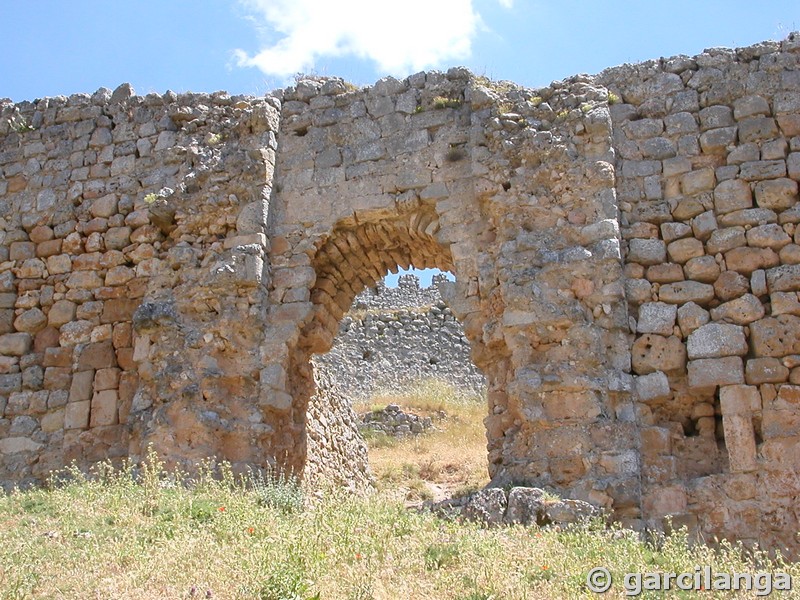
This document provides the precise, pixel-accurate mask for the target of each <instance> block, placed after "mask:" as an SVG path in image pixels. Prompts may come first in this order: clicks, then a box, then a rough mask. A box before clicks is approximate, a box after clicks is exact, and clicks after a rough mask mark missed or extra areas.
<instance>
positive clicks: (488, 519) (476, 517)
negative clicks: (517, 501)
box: [461, 488, 507, 525]
mask: <svg viewBox="0 0 800 600" xmlns="http://www.w3.org/2000/svg"><path fill="white" fill-rule="evenodd" d="M506 506H507V500H506V493H505V492H504V491H503V490H501V489H499V488H486V489H483V490H481V491H479V492H476V493H475V494H473V495H472V496H471V497H470V499H469V500H468V501H467V504H466V505H465V506H464V508H463V509H462V511H461V515H462V517H464V518H465V519H468V520H470V521H477V522H480V523H486V524H487V525H499V524H500V523H502V521H503V516H504V515H505V512H506Z"/></svg>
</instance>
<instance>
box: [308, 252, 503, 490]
mask: <svg viewBox="0 0 800 600" xmlns="http://www.w3.org/2000/svg"><path fill="white" fill-rule="evenodd" d="M396 271H398V273H394V274H392V273H390V274H389V275H387V276H386V277H385V278H384V279H383V280H382V281H379V282H378V284H377V285H376V286H375V287H373V288H368V289H365V290H364V291H362V292H361V293H359V294H358V295H357V296H356V298H355V299H354V301H353V303H352V305H351V307H350V310H349V311H348V312H347V313H346V314H345V316H344V317H343V319H342V321H341V323H340V326H339V330H338V333H337V335H336V338H335V340H334V343H333V346H332V348H331V350H330V351H329V352H327V353H325V354H315V355H313V356H312V359H311V362H312V366H313V369H314V374H315V379H316V380H317V381H319V380H320V378H321V375H323V374H324V377H326V378H327V380H328V382H329V384H330V386H331V389H332V392H333V393H335V394H336V395H337V396H338V397H340V398H342V399H343V400H344V401H345V402H347V404H349V406H351V407H352V408H353V411H354V413H355V415H354V418H355V422H356V425H357V428H358V430H359V431H360V433H361V436H362V437H363V438H364V440H365V442H366V446H367V450H368V457H369V465H370V468H371V472H372V475H373V476H374V481H375V485H376V487H377V488H378V489H379V490H380V491H382V492H384V493H387V494H389V495H391V496H392V497H393V498H394V499H396V500H402V501H406V502H410V503H416V502H419V501H424V500H433V501H439V500H443V499H445V498H450V497H453V496H460V495H463V494H464V493H467V492H471V491H474V490H475V489H478V488H481V487H483V486H484V485H486V484H487V483H488V482H489V476H488V470H487V448H486V443H487V440H486V427H485V425H484V419H485V418H486V414H487V399H486V390H487V385H486V378H485V377H484V376H483V374H482V373H481V372H480V371H479V370H478V368H477V367H476V366H475V364H474V363H473V361H472V359H471V356H470V344H469V341H468V340H467V338H466V336H465V335H464V328H463V325H462V324H461V322H460V321H459V320H458V318H457V317H456V316H455V315H454V314H453V311H452V310H451V309H450V307H449V306H448V305H447V303H446V302H445V301H444V299H443V297H442V291H441V290H440V287H446V286H447V285H448V284H451V282H452V281H454V279H455V278H454V276H453V275H452V274H451V273H442V272H440V271H438V269H432V270H426V271H427V272H426V271H419V270H416V269H411V270H408V271H407V270H403V269H399V268H397V269H396ZM399 273H403V274H402V275H399ZM426 275H427V278H426V277H425V276H426ZM315 402H317V400H316V399H315V398H314V397H312V399H311V401H310V406H309V410H313V409H314V404H315Z"/></svg>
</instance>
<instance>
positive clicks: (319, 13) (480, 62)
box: [0, 0, 800, 101]
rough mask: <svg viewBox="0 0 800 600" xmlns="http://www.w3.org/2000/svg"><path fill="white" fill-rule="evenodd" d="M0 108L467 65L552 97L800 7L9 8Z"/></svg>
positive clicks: (738, 38) (471, 3)
mask: <svg viewBox="0 0 800 600" xmlns="http://www.w3.org/2000/svg"><path fill="white" fill-rule="evenodd" d="M0 6H2V18H3V22H4V27H3V35H2V36H0V52H1V53H2V57H3V60H2V61H0V98H2V97H9V98H11V99H13V100H15V101H21V100H32V99H35V98H40V97H44V96H54V95H59V94H65V95H68V94H72V93H76V92H94V91H95V90H96V89H97V88H99V87H108V88H112V89H113V88H115V87H116V86H117V85H119V84H120V83H123V82H130V83H131V84H132V85H133V87H134V89H135V90H136V91H137V93H140V94H146V93H149V92H164V91H166V90H168V89H171V90H173V91H176V92H185V91H195V92H196V91H207V92H213V91H216V90H227V91H229V92H230V93H232V94H253V95H263V94H265V93H267V92H269V91H271V90H273V89H275V88H277V87H283V86H284V85H287V84H288V83H289V82H290V81H291V79H292V75H293V74H294V73H297V72H305V73H315V74H318V75H331V76H340V77H343V78H345V79H347V80H348V81H351V82H353V83H356V84H359V85H366V84H370V83H373V82H374V81H375V80H377V79H379V78H380V77H382V76H384V75H387V74H392V75H395V76H398V77H403V76H405V75H409V74H411V73H414V72H417V71H420V70H423V69H431V68H440V69H446V68H447V67H449V66H453V65H465V66H467V67H469V68H470V69H471V70H472V71H473V72H474V73H477V74H481V75H486V76H488V77H491V78H492V79H509V80H512V81H515V82H517V83H519V84H522V85H525V86H528V87H539V86H544V85H547V84H549V83H550V82H551V81H553V80H558V79H563V78H565V77H568V76H570V75H574V74H576V73H597V72H599V71H601V70H602V69H603V68H605V67H610V66H614V65H618V64H622V63H624V62H638V61H642V60H647V59H649V58H658V57H661V56H672V55H675V54H696V53H699V52H701V51H702V50H703V49H704V48H709V47H714V46H746V45H749V44H753V43H756V42H759V41H762V40H766V39H781V38H783V37H785V36H786V35H787V34H788V33H789V32H791V31H794V30H798V29H800V2H798V0H777V1H773V0H761V1H755V0H748V1H746V2H745V1H739V0H728V1H706V2H704V1H702V0H693V1H688V0H671V1H669V2H652V1H650V2H646V1H622V0H616V1H615V0H607V1H605V2H585V1H576V0H559V1H558V2H556V1H553V0H438V1H435V2H430V1H429V0H403V1H402V2H391V3H389V2H380V1H379V0H336V1H331V0H137V1H136V2H130V1H128V2H124V1H117V2H113V1H109V0H102V1H100V0H43V1H42V2H31V1H30V0H0Z"/></svg>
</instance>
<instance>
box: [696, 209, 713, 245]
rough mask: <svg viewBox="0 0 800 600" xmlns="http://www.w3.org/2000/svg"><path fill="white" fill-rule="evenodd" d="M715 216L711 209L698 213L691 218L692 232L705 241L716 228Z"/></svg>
mask: <svg viewBox="0 0 800 600" xmlns="http://www.w3.org/2000/svg"><path fill="white" fill-rule="evenodd" d="M717 227H718V224H717V218H716V216H715V215H714V211H713V210H707V211H706V212H703V213H700V214H699V215H697V216H696V217H695V218H694V219H692V233H693V234H694V237H696V238H697V239H698V240H702V241H704V242H705V241H706V240H707V239H709V238H710V237H711V234H712V233H714V231H715V230H716V229H717Z"/></svg>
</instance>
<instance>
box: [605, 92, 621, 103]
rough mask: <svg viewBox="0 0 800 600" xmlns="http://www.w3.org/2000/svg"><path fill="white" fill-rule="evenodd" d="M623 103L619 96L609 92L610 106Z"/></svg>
mask: <svg viewBox="0 0 800 600" xmlns="http://www.w3.org/2000/svg"><path fill="white" fill-rule="evenodd" d="M619 102H621V99H620V97H619V96H617V95H616V94H615V93H614V92H608V103H609V104H618V103H619Z"/></svg>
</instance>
